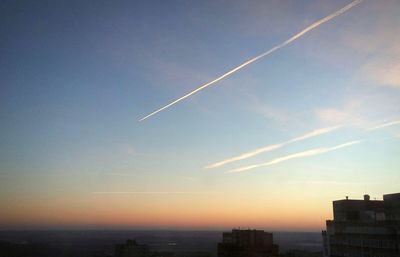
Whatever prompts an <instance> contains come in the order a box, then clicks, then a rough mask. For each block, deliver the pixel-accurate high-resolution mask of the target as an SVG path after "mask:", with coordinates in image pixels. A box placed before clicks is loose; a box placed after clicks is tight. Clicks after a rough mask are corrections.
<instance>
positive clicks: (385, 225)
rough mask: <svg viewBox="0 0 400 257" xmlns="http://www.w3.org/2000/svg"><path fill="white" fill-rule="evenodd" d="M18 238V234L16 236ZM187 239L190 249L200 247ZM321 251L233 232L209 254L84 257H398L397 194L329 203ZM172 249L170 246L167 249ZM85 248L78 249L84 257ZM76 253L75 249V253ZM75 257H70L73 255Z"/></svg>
mask: <svg viewBox="0 0 400 257" xmlns="http://www.w3.org/2000/svg"><path fill="white" fill-rule="evenodd" d="M21 233H22V232H21ZM196 238H198V237H194V239H192V241H191V244H192V245H196V244H200V241H196ZM321 242H322V243H321V247H320V249H322V250H305V249H296V248H293V249H285V250H284V251H282V250H281V249H280V247H279V245H278V244H277V243H276V242H274V234H273V233H271V232H266V231H264V230H257V229H240V228H235V229H232V230H231V231H229V232H222V240H220V242H218V243H217V244H216V245H215V247H216V251H214V252H213V251H210V250H209V249H204V251H203V250H199V249H193V250H191V249H190V248H191V247H189V249H185V250H183V251H179V252H175V251H172V250H160V249H152V247H151V246H149V245H147V244H145V243H142V242H139V241H137V240H136V239H126V241H125V242H121V243H117V244H115V245H114V250H113V251H112V252H109V253H105V252H103V253H101V252H96V253H90V251H88V250H85V251H87V253H86V254H85V253H83V254H82V255H79V256H90V257H214V256H217V257H322V256H323V257H399V256H400V193H396V194H386V195H383V200H371V199H370V196H369V195H364V198H363V199H361V200H356V199H349V198H348V197H346V198H345V199H342V200H337V201H333V220H327V221H326V230H324V231H322V241H321ZM175 244H176V243H169V245H170V246H171V247H173V246H175ZM83 245H84V242H82V245H81V249H75V251H77V252H79V250H82V251H84V250H83V249H85V248H84V247H83ZM75 248H76V247H75ZM62 251H63V249H62V248H60V249H59V250H58V253H57V252H56V251H54V249H53V251H52V249H51V247H49V246H46V245H43V244H42V245H30V244H29V242H26V241H23V242H19V243H15V242H14V243H13V242H7V241H6V240H5V239H4V238H1V240H0V257H34V256H39V257H40V256H43V257H47V256H70V255H68V254H63V253H62ZM73 256H75V255H73Z"/></svg>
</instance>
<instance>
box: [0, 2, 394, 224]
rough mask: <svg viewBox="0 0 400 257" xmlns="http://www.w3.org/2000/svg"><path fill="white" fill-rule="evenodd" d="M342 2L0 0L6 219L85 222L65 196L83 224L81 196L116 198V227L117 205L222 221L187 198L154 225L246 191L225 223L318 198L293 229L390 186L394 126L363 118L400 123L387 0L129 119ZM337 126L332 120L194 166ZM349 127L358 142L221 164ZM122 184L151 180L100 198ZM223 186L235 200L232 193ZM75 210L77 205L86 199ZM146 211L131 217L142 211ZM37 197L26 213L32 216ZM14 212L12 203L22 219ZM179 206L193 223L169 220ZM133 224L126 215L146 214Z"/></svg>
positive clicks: (304, 146) (340, 139) (340, 136)
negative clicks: (337, 203)
mask: <svg viewBox="0 0 400 257" xmlns="http://www.w3.org/2000/svg"><path fill="white" fill-rule="evenodd" d="M348 3H349V1H343V0H340V1H328V0H315V1H311V0H310V1H301V2H300V1H250V2H248V1H191V2H187V1H168V2H167V1H137V2H133V1H116V2H109V1H96V2H91V1H85V2H83V3H82V2H81V1H59V2H54V1H34V2H33V1H18V2H15V1H2V2H1V3H0V5H1V8H0V9H1V11H0V12H1V15H0V24H1V25H0V34H1V39H0V56H1V58H0V86H1V94H0V117H1V120H2V122H1V125H0V178H1V179H0V206H1V209H3V210H5V212H4V213H3V214H2V215H1V214H0V217H1V216H3V220H4V223H2V224H0V225H2V226H11V225H12V226H28V225H49V224H47V223H46V222H45V221H43V220H46V219H45V218H44V217H47V215H48V220H50V221H51V222H50V225H51V226H56V225H59V224H61V225H65V224H67V225H76V224H78V225H82V224H86V223H87V220H85V219H84V218H75V219H63V220H59V219H58V218H57V215H58V213H60V212H62V211H64V208H67V207H68V208H70V209H71V210H74V211H71V212H72V214H71V216H73V217H82V216H85V217H87V219H88V220H90V219H89V217H90V218H93V217H95V216H96V213H91V212H90V210H89V209H90V208H93V209H94V210H99V209H98V206H100V205H102V206H103V205H104V206H107V205H109V204H110V205H112V206H113V208H114V209H115V212H116V214H115V215H114V214H113V215H114V216H113V215H111V216H105V217H97V216H96V217H97V219H96V224H95V225H98V226H108V225H110V224H111V225H121V224H122V223H121V224H119V223H114V222H111V220H115V219H117V218H118V213H124V210H125V209H124V208H125V206H126V205H127V204H129V205H138V206H142V205H143V206H142V207H140V208H143V209H146V210H149V208H150V209H151V210H152V211H153V212H154V213H159V215H161V213H165V211H166V210H167V209H164V207H165V208H167V207H166V206H164V204H165V203H166V202H172V203H175V204H176V206H177V208H178V209H179V208H180V209H181V210H186V209H187V210H188V212H189V213H192V212H191V211H193V212H194V211H195V210H197V209H196V208H200V209H199V212H200V213H208V212H207V211H209V213H211V214H209V216H210V219H211V218H215V224H214V223H212V222H211V223H204V224H203V223H200V224H199V223H198V222H197V221H196V216H195V215H192V214H190V215H188V214H187V213H186V212H185V211H182V212H179V213H178V214H177V217H178V218H177V221H175V220H174V219H171V220H166V221H165V222H164V221H162V222H161V223H160V224H158V223H155V224H154V226H158V227H165V226H177V227H179V226H183V227H191V226H199V227H207V226H209V227H211V226H214V225H216V224H217V225H218V224H219V223H218V221H221V220H223V218H221V217H223V216H224V215H226V214H227V213H230V212H231V211H232V210H236V209H235V208H239V207H240V206H241V204H242V205H243V206H244V207H243V208H248V209H250V210H253V213H254V215H255V216H251V218H249V219H248V220H246V218H245V217H244V216H240V217H237V219H233V220H232V221H231V223H226V224H225V223H223V222H222V223H223V225H221V226H237V225H241V224H250V225H254V226H263V227H266V228H268V227H271V228H275V229H287V228H288V227H290V224H291V223H290V218H291V217H290V215H289V216H287V217H286V216H285V217H284V218H282V220H280V219H279V218H278V217H279V215H280V214H281V213H282V212H284V211H285V210H286V209H285V208H283V207H281V208H278V210H277V211H276V212H273V213H272V214H267V212H269V211H267V210H266V209H265V210H264V209H259V206H260V205H262V204H264V205H265V206H273V204H274V203H279V202H281V201H286V200H284V199H286V198H288V197H290V196H296V197H294V199H293V200H292V201H299V199H302V200H300V202H302V203H304V205H305V206H313V205H316V206H319V207H318V208H316V209H315V210H314V209H313V208H311V209H310V210H309V211H305V213H304V216H308V217H312V218H313V219H314V220H316V221H314V222H312V221H309V222H308V221H307V222H304V226H301V227H299V228H298V229H319V228H320V226H321V224H323V222H324V219H327V218H329V215H331V213H330V212H331V210H330V203H331V201H332V200H333V199H337V198H342V197H344V196H345V195H350V196H352V197H361V195H362V194H364V193H370V194H371V196H373V197H381V195H382V194H384V193H391V192H397V191H398V189H399V188H398V185H399V182H400V175H399V172H398V171H399V165H400V160H399V158H398V156H399V154H400V145H399V142H400V141H399V140H400V125H398V124H394V125H391V126H386V127H382V128H379V129H375V130H368V128H371V127H374V126H379V125H382V124H387V123H389V122H393V121H398V120H400V104H399V103H400V77H399V74H400V64H399V63H400V62H399V61H400V48H399V45H400V36H399V35H400V33H398V32H399V31H398V28H399V27H400V17H399V15H398V13H399V12H400V3H399V2H398V1H395V0H384V1H379V2H378V1H371V0H365V1H364V2H362V3H361V4H360V5H358V6H356V7H354V8H353V9H351V10H350V11H348V12H346V13H345V14H343V15H341V16H339V17H336V18H335V19H333V20H331V21H329V22H328V23H325V24H323V25H321V26H320V27H318V28H316V29H315V30H313V31H311V32H309V33H308V34H306V35H304V36H303V37H301V38H300V39H298V40H296V41H295V42H293V43H292V44H291V45H288V46H286V47H284V48H282V49H280V50H279V51H276V52H274V53H273V54H271V55H270V56H267V57H265V58H264V59H261V60H259V61H257V62H255V63H253V64H251V65H249V66H247V67H245V68H244V69H243V70H240V71H239V72H237V73H235V74H233V75H232V76H230V77H228V78H226V79H224V80H223V81H220V82H218V83H217V84H215V85H213V86H211V87H209V88H207V89H205V90H203V91H201V92H199V93H198V94H196V95H194V96H192V97H190V98H188V99H186V100H185V101H183V102H180V103H179V104H177V105H174V106H172V107H171V108H169V109H167V110H165V111H163V112H160V113H159V114H157V115H155V116H153V117H151V118H149V119H148V120H145V121H143V122H139V121H138V120H139V119H140V118H141V117H143V116H144V115H146V114H148V113H150V112H152V111H154V110H155V109H157V108H159V107H161V106H163V105H165V104H167V103H169V102H171V101H172V100H174V99H176V98H178V97H180V96H182V95H184V94H186V93H187V92H189V91H191V90H193V89H195V88H196V87H198V86H199V85H201V84H203V83H205V82H207V81H210V80H212V79H214V78H216V77H217V76H219V75H221V74H223V73H224V72H226V71H228V70H230V69H232V68H234V67H235V66H237V65H239V64H240V63H242V62H243V61H245V60H247V59H249V58H251V57H253V56H255V55H257V54H259V53H262V52H264V51H265V50H268V49H270V48H272V47H273V46H275V45H277V44H279V43H281V42H283V41H284V40H286V39H288V38H289V37H290V36H292V35H294V34H295V33H297V32H299V31H301V30H302V29H304V28H305V27H307V26H308V25H310V24H311V23H313V22H315V21H316V20H318V19H320V18H323V17H325V16H327V15H329V14H331V13H333V12H334V11H336V10H338V9H340V8H342V7H343V6H345V5H346V4H348ZM336 125H342V127H341V128H339V129H336V130H334V131H332V132H329V133H326V134H323V135H319V136H316V137H312V138H309V139H306V140H302V141H299V142H295V143H292V144H289V145H286V146H284V147H282V148H279V149H276V150H274V151H271V152H266V153H262V154H260V155H257V156H254V157H252V158H248V159H245V160H242V161H238V162H235V163H230V164H229V165H226V166H223V167H219V168H216V169H204V167H205V166H207V165H209V164H212V163H215V162H218V161H221V160H224V159H227V158H230V157H234V156H237V155H239V154H242V153H246V152H249V151H252V150H254V149H258V148H260V147H263V146H266V145H270V144H277V143H281V142H285V141H287V140H290V139H293V138H295V137H299V136H301V135H304V134H307V133H310V132H311V131H315V130H318V129H321V128H327V127H332V126H336ZM354 140H364V141H363V142H362V143H359V144H355V145H352V146H350V147H346V148H342V149H340V150H337V151H332V152H327V153H324V154H321V155H318V156H310V157H306V158H298V159H292V160H288V161H285V162H282V163H279V164H276V165H273V166H269V167H262V168H258V169H254V170H251V171H249V172H243V173H226V171H229V170H231V169H234V168H238V167H242V166H247V165H253V164H258V163H264V162H268V161H271V160H274V159H276V158H281V157H283V156H288V155H291V154H294V153H299V152H303V151H306V150H310V149H315V148H320V147H333V146H337V145H340V144H343V143H346V142H350V141H354ZM117 191H118V192H155V193H156V194H151V195H140V197H139V196H134V197H133V199H131V198H127V197H128V196H126V195H125V194H113V195H107V196H106V197H104V196H101V197H100V196H99V195H97V194H93V192H117ZM171 192H175V193H177V192H181V193H182V194H181V193H179V194H173V193H172V194H171ZM184 192H188V195H184V194H183V193H184ZM164 193H166V195H165V194H164ZM194 193H195V194H194ZM198 193H199V194H198ZM197 194H198V195H197ZM133 195H134V193H133ZM258 195H263V196H264V197H265V198H258V197H255V196H258ZM227 196H232V198H235V199H237V201H239V202H241V203H240V204H238V203H237V202H235V201H234V200H232V202H230V201H228V202H224V201H225V200H226V197H227ZM129 197H131V196H129ZM224 199H225V200H224ZM241 199H242V200H241ZM243 199H245V200H243ZM246 199H247V200H246ZM248 199H253V200H251V201H249V200H248ZM266 199H269V200H266ZM244 202H246V203H244ZM92 203H93V206H92V205H91V204H92ZM139 203H140V204H139ZM141 204H142V205H141ZM290 204H292V205H291V206H292V207H293V208H294V210H296V208H300V207H296V206H297V205H296V204H294V203H291V202H290V201H289V203H288V207H287V208H288V209H289V206H290ZM195 205H196V206H197V207H194V206H195ZM82 206H86V207H82ZM149 206H151V207H149ZM198 206H200V207H198ZM210 206H214V207H215V208H211V209H213V210H212V211H210V210H209V208H210ZM82 208H83V209H85V208H86V209H87V210H86V209H85V211H82V213H80V212H79V211H78V210H79V209H81V210H82ZM140 208H138V209H139V210H129V211H126V210H125V213H129V214H132V215H133V216H134V215H135V214H136V212H138V213H139V214H138V216H140V215H144V214H143V213H144V212H142V210H140ZM282 208H283V209H282ZM29 210H34V211H32V215H27V216H29V217H26V218H24V215H22V214H23V213H26V212H29ZM16 213H19V214H21V215H17V217H16V218H14V216H15V214H16ZM121 215H125V214H121ZM171 215H172V214H171ZM191 215H192V216H191ZM183 216H188V217H191V219H190V218H188V221H187V222H179V217H183ZM157 217H158V216H157V215H156V216H155V218H157ZM261 217H264V218H261ZM181 220H182V219H181ZM261 220H262V221H261ZM268 220H271V222H268ZM85 222H86V223H85ZM141 222H142V221H141V220H140V219H139V218H138V219H137V220H135V219H132V220H131V221H129V222H128V221H126V224H130V225H132V226H140V225H142V224H145V225H143V226H151V225H152V224H148V223H146V222H144V223H143V222H142V223H141ZM163 222H164V223H163ZM168 222H172V224H167V223H168ZM246 222H247V223H246ZM285 222H286V223H285ZM222 223H221V224H222ZM285 224H286V225H285ZM287 224H288V225H287ZM91 225H93V224H91Z"/></svg>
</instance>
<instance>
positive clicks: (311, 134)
mask: <svg viewBox="0 0 400 257" xmlns="http://www.w3.org/2000/svg"><path fill="white" fill-rule="evenodd" d="M341 127H342V126H341V125H338V126H334V127H327V128H321V129H316V130H313V131H311V132H309V133H306V134H304V135H301V136H299V137H296V138H293V139H290V140H288V141H285V142H282V143H279V144H273V145H267V146H264V147H261V148H258V149H255V150H252V151H250V152H246V153H243V154H240V155H238V156H235V157H232V158H229V159H226V160H223V161H220V162H216V163H213V164H210V165H207V166H206V167H205V169H212V168H218V167H221V166H223V165H225V164H228V163H231V162H235V161H240V160H244V159H247V158H250V157H253V156H255V155H258V154H261V153H264V152H270V151H273V150H275V149H278V148H281V147H283V146H285V145H288V144H291V143H294V142H298V141H302V140H306V139H308V138H312V137H316V136H319V135H322V134H326V133H329V132H332V131H334V130H336V129H339V128H341Z"/></svg>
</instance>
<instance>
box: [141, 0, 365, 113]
mask: <svg viewBox="0 0 400 257" xmlns="http://www.w3.org/2000/svg"><path fill="white" fill-rule="evenodd" d="M362 1H363V0H355V1H353V2H351V3H350V4H348V5H346V6H345V7H343V8H341V9H339V10H337V11H336V12H334V13H332V14H330V15H328V16H326V17H325V18H322V19H320V20H318V21H316V22H314V23H313V24H311V25H310V26H308V27H307V28H305V29H303V30H302V31H300V32H298V33H297V34H295V35H294V36H292V37H290V38H289V39H288V40H286V41H284V42H283V43H280V44H279V45H277V46H274V47H273V48H271V49H269V50H268V51H266V52H263V53H261V54H259V55H257V56H255V57H253V58H251V59H249V60H247V61H245V62H244V63H242V64H240V65H239V66H237V67H235V68H233V69H232V70H230V71H228V72H226V73H225V74H223V75H221V76H219V77H218V78H216V79H214V80H212V81H210V82H207V83H205V84H204V85H201V86H200V87H198V88H196V89H195V90H193V91H191V92H189V93H187V94H186V95H184V96H182V97H180V98H178V99H176V100H175V101H173V102H171V103H169V104H167V105H165V106H163V107H161V108H159V109H157V110H155V111H154V112H152V113H150V114H148V115H146V116H144V117H143V118H141V119H140V120H139V121H143V120H145V119H147V118H149V117H151V116H153V115H155V114H157V113H159V112H161V111H162V110H165V109H167V108H168V107H170V106H172V105H174V104H176V103H178V102H180V101H182V100H184V99H186V98H188V97H189V96H191V95H193V94H195V93H197V92H199V91H200V90H203V89H204V88H206V87H208V86H211V85H212V84H214V83H217V82H218V81H220V80H222V79H224V78H226V77H228V76H230V75H232V74H233V73H235V72H237V71H238V70H240V69H242V68H244V67H246V66H247V65H249V64H251V63H253V62H255V61H257V60H259V59H261V58H263V57H265V56H267V55H269V54H271V53H273V52H275V51H276V50H278V49H280V48H282V47H284V46H286V45H288V44H290V43H292V42H293V41H295V40H296V39H298V38H300V37H301V36H303V35H304V34H306V33H307V32H309V31H311V30H313V29H315V28H316V27H318V26H320V25H321V24H323V23H325V22H327V21H329V20H331V19H333V18H335V17H337V16H339V15H341V14H343V13H345V12H347V11H348V10H350V9H351V8H352V7H354V6H356V5H358V4H360V3H361V2H362Z"/></svg>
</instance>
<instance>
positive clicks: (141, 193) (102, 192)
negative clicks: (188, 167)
mask: <svg viewBox="0 0 400 257" xmlns="http://www.w3.org/2000/svg"><path fill="white" fill-rule="evenodd" d="M215 193H219V192H207V191H204V192H203V191H199V192H196V191H195V192H190V191H98V192H92V194H99V195H184V194H215Z"/></svg>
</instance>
